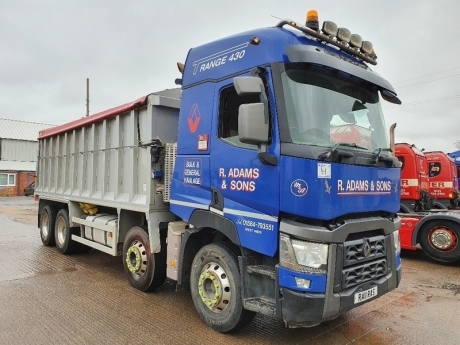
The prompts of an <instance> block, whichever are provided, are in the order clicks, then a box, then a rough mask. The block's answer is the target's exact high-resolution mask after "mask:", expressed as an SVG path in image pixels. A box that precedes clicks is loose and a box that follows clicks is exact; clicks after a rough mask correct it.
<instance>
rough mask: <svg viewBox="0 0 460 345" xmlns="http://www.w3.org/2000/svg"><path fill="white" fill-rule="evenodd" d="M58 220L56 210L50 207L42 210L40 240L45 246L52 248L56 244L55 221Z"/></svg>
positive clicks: (47, 206)
mask: <svg viewBox="0 0 460 345" xmlns="http://www.w3.org/2000/svg"><path fill="white" fill-rule="evenodd" d="M55 219H56V209H55V208H54V207H52V206H50V205H46V206H45V207H43V208H42V211H41V213H40V238H41V240H42V243H43V245H45V246H48V247H51V246H54V245H55V244H56V241H55V238H54V221H55Z"/></svg>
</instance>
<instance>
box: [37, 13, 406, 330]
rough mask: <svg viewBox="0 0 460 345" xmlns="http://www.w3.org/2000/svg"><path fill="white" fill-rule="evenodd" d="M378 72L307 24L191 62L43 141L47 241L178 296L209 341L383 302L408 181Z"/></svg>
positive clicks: (338, 38) (395, 262)
mask: <svg viewBox="0 0 460 345" xmlns="http://www.w3.org/2000/svg"><path fill="white" fill-rule="evenodd" d="M375 64H376V55H375V52H374V50H373V48H372V45H371V43H370V42H368V41H363V40H362V39H361V37H360V36H359V35H356V34H353V35H352V34H351V33H350V31H349V30H347V29H345V28H338V27H337V26H336V25H335V24H334V23H333V22H330V21H325V22H324V23H323V25H322V29H319V23H318V21H317V18H316V16H315V12H309V17H308V20H307V23H306V25H303V24H300V23H297V22H294V21H292V20H283V21H281V22H279V23H278V24H277V25H276V26H275V27H270V28H263V29H258V30H254V31H250V32H245V33H241V34H237V35H234V36H231V37H227V38H223V39H220V40H217V41H215V42H211V43H208V44H205V45H203V46H199V47H196V48H193V49H191V50H190V51H189V53H188V56H187V59H186V62H185V64H180V63H178V67H179V70H180V72H181V73H182V77H181V78H180V79H177V80H176V83H177V84H180V85H181V88H180V89H179V88H177V89H169V90H164V91H160V92H155V93H152V94H149V95H148V96H145V97H141V98H139V99H137V100H135V101H133V102H131V103H127V104H123V105H121V106H119V107H116V108H113V109H109V110H106V111H104V112H101V113H98V114H94V115H92V116H88V117H85V118H81V119H78V120H75V121H73V122H70V123H66V124H64V125H61V126H58V127H53V128H50V129H46V130H44V131H42V132H40V136H39V156H38V163H37V186H36V192H35V193H36V197H37V198H38V199H39V215H38V226H39V228H40V235H41V239H42V242H43V244H44V245H47V246H53V245H55V246H56V247H57V249H58V250H59V252H61V253H62V254H70V253H75V252H81V251H86V250H90V249H92V248H93V249H97V250H100V251H103V252H105V253H107V254H110V255H114V256H121V257H122V260H123V265H124V270H125V273H126V277H127V279H128V281H129V282H130V284H131V285H132V286H133V287H135V288H137V289H139V290H142V291H149V290H154V289H157V288H158V287H160V286H161V285H162V284H163V283H164V281H165V280H166V279H167V278H168V279H170V280H172V281H175V282H176V289H177V290H183V289H190V291H191V297H192V299H193V303H194V305H195V308H196V311H197V313H198V314H199V316H200V318H201V319H202V320H203V322H204V323H206V324H207V325H208V326H210V327H212V328H213V329H215V330H217V331H219V332H229V331H232V330H234V329H236V328H238V327H240V326H242V325H245V324H247V323H248V322H249V321H250V320H251V319H252V317H254V315H255V314H256V313H257V312H258V313H262V314H265V315H270V316H273V317H276V318H279V319H282V320H283V321H284V322H285V324H286V325H287V326H288V327H309V326H314V325H317V324H319V323H321V322H322V321H325V320H330V319H333V318H335V317H337V316H338V315H340V314H342V313H344V312H346V311H347V310H350V309H352V308H354V307H357V306H360V305H362V304H363V303H365V302H368V301H372V300H374V299H376V298H378V297H379V296H382V295H384V294H386V293H388V292H389V291H391V290H393V289H395V288H396V287H397V286H398V284H399V282H400V279H401V259H400V247H399V235H398V229H399V226H400V218H399V217H398V216H397V214H396V212H397V211H398V210H399V202H400V200H399V197H400V195H399V193H400V189H399V180H400V168H399V164H398V161H397V160H396V158H395V157H394V156H393V155H392V152H391V150H390V149H389V147H390V144H389V138H388V134H387V131H386V129H385V128H386V126H385V123H384V117H383V113H382V106H381V102H382V99H384V100H386V101H389V102H392V103H396V104H399V103H400V101H399V99H398V98H397V96H396V93H395V91H394V89H393V87H392V86H391V85H390V84H389V83H388V82H387V81H386V80H385V79H383V78H382V77H380V76H379V75H378V74H376V73H375V72H373V71H372V69H371V68H370V67H369V65H375ZM351 129H353V133H354V134H353V136H350V137H348V138H351V139H349V140H348V141H347V140H346V138H347V136H346V135H344V134H346V133H347V130H351ZM339 132H340V133H341V134H340V136H337V133H339ZM356 133H358V134H359V135H360V138H357V134H356ZM344 138H345V139H344Z"/></svg>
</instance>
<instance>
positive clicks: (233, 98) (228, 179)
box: [210, 76, 279, 256]
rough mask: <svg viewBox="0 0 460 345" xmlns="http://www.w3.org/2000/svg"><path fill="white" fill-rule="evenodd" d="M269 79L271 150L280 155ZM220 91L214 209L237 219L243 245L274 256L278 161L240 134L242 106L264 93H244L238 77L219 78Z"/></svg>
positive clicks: (213, 168) (213, 140)
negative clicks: (266, 161) (272, 161)
mask: <svg viewBox="0 0 460 345" xmlns="http://www.w3.org/2000/svg"><path fill="white" fill-rule="evenodd" d="M264 83H265V89H266V93H267V96H268V100H269V102H268V103H269V117H270V139H269V143H268V144H267V153H268V154H270V155H271V156H272V157H274V158H275V159H279V144H278V136H277V130H276V128H277V124H276V116H275V113H274V112H275V109H274V108H275V107H274V106H272V105H273V104H274V97H273V92H272V90H271V88H270V87H269V84H268V83H269V80H268V76H267V77H265V78H264ZM216 93H217V94H216V97H215V99H216V100H217V102H218V104H217V107H216V108H215V109H216V113H215V114H214V115H215V116H213V118H214V119H215V120H214V123H213V130H214V134H213V135H212V138H211V147H212V150H211V162H210V166H211V186H212V187H213V188H212V190H213V191H212V193H213V201H212V203H211V210H212V211H214V212H221V213H222V215H223V216H225V217H227V218H229V219H230V220H232V221H233V222H234V224H235V225H236V228H237V231H238V235H239V239H240V243H241V245H242V246H244V247H246V248H249V249H252V250H255V251H257V252H259V253H263V254H266V255H270V256H273V255H275V253H276V250H277V246H278V211H279V171H278V165H277V164H275V165H268V164H264V163H263V162H262V161H261V160H260V159H259V150H258V147H257V145H251V144H246V143H242V142H241V141H240V140H239V133H238V113H239V107H240V105H242V104H251V103H259V102H260V96H259V95H250V96H239V95H238V94H237V93H236V90H235V87H234V85H233V79H228V80H225V81H222V82H220V83H218V85H217V87H216Z"/></svg>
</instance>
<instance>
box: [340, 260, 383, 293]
mask: <svg viewBox="0 0 460 345" xmlns="http://www.w3.org/2000/svg"><path fill="white" fill-rule="evenodd" d="M386 272H387V260H386V259H380V260H377V261H371V262H366V263H364V264H362V265H357V266H353V267H350V268H347V269H344V270H343V271H342V288H343V289H347V288H350V287H353V286H356V285H359V284H361V283H364V282H367V281H369V280H372V279H376V278H379V277H381V276H384V275H385V274H386Z"/></svg>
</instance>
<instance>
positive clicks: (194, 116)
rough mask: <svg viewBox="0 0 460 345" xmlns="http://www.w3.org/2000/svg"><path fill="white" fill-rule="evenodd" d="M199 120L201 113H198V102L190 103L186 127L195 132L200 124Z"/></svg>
mask: <svg viewBox="0 0 460 345" xmlns="http://www.w3.org/2000/svg"><path fill="white" fill-rule="evenodd" d="M200 120H201V115H200V109H198V104H197V103H195V104H193V105H192V109H191V110H190V113H189V114H188V118H187V122H188V128H189V129H190V133H195V132H196V130H197V128H198V125H199V124H200Z"/></svg>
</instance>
